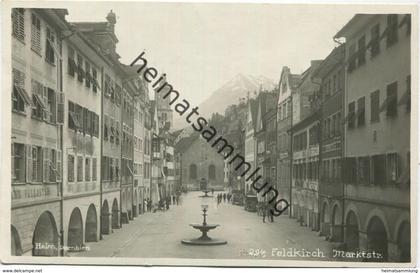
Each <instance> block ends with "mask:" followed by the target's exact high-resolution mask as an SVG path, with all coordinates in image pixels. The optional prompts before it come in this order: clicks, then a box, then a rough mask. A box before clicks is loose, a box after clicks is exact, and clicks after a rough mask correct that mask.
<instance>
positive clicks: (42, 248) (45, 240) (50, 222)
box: [32, 211, 58, 256]
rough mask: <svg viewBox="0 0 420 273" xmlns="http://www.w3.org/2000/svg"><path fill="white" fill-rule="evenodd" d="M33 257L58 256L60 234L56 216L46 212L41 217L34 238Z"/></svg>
mask: <svg viewBox="0 0 420 273" xmlns="http://www.w3.org/2000/svg"><path fill="white" fill-rule="evenodd" d="M32 246H33V247H32V255H33V256H58V232H57V225H56V223H55V220H54V216H53V215H52V213H51V212H49V211H45V212H43V213H42V214H41V216H39V218H38V221H37V223H36V226H35V230H34V233H33V236H32Z"/></svg>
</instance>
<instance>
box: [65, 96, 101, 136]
mask: <svg viewBox="0 0 420 273" xmlns="http://www.w3.org/2000/svg"><path fill="white" fill-rule="evenodd" d="M68 106H69V113H68V118H69V121H68V127H69V129H73V130H75V131H80V132H82V133H83V134H87V135H90V136H92V137H99V115H97V114H96V113H95V112H93V111H90V110H89V109H87V108H84V107H82V106H80V105H79V104H77V103H73V102H72V101H69V102H68Z"/></svg>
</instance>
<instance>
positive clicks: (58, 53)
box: [47, 38, 62, 59]
mask: <svg viewBox="0 0 420 273" xmlns="http://www.w3.org/2000/svg"><path fill="white" fill-rule="evenodd" d="M47 43H49V44H50V46H51V48H52V49H53V50H54V53H55V55H57V57H58V58H59V59H61V58H62V57H61V54H60V52H58V50H57V48H56V47H55V43H53V42H52V41H51V40H50V39H48V38H47Z"/></svg>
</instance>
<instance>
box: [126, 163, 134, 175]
mask: <svg viewBox="0 0 420 273" xmlns="http://www.w3.org/2000/svg"><path fill="white" fill-rule="evenodd" d="M127 169H128V171H129V172H130V173H131V175H134V172H133V170H132V169H131V168H130V166H128V165H127Z"/></svg>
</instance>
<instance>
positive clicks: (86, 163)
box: [67, 155, 98, 182]
mask: <svg viewBox="0 0 420 273" xmlns="http://www.w3.org/2000/svg"><path fill="white" fill-rule="evenodd" d="M76 159H77V161H76ZM75 171H76V177H75ZM83 174H84V175H83ZM75 178H76V179H77V182H82V181H86V182H89V181H96V180H97V179H98V173H97V159H96V158H95V157H88V156H85V157H84V156H81V155H76V156H75V155H68V156H67V179H68V182H74V181H75Z"/></svg>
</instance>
